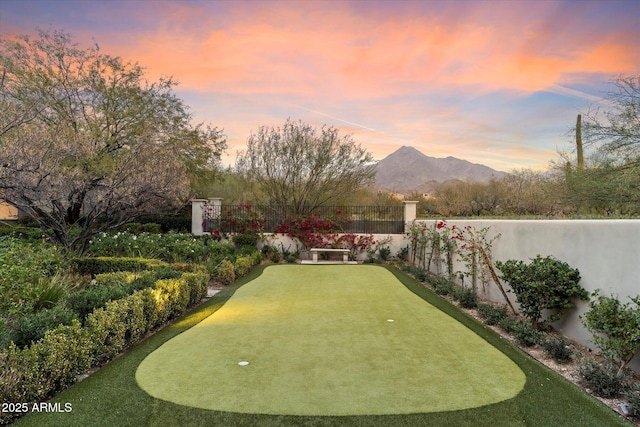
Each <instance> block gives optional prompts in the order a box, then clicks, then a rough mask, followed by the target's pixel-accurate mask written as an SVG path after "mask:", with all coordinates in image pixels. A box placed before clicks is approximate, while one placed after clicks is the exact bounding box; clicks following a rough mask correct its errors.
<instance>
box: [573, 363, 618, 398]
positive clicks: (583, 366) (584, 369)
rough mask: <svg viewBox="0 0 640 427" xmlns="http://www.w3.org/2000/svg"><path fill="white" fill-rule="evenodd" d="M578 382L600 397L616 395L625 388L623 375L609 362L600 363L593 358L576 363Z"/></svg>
mask: <svg viewBox="0 0 640 427" xmlns="http://www.w3.org/2000/svg"><path fill="white" fill-rule="evenodd" d="M578 374H579V375H580V382H581V383H582V384H583V385H585V386H587V387H588V388H589V389H591V391H592V392H593V393H594V394H596V395H598V396H600V397H613V396H618V395H619V394H620V393H622V392H623V391H624V389H625V385H624V380H625V375H624V374H623V373H622V372H618V371H617V369H616V368H615V367H614V366H613V365H611V364H610V363H605V364H604V365H601V364H600V363H598V362H596V361H595V360H587V361H585V362H581V363H580V364H579V365H578Z"/></svg>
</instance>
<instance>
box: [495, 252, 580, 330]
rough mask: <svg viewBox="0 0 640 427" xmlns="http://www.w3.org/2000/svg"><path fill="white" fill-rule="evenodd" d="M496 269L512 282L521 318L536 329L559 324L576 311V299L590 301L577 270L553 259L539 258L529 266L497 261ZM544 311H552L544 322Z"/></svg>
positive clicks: (510, 283)
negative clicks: (566, 312)
mask: <svg viewBox="0 0 640 427" xmlns="http://www.w3.org/2000/svg"><path fill="white" fill-rule="evenodd" d="M496 267H498V268H499V269H500V271H502V277H503V279H504V280H506V281H507V282H509V285H510V286H511V288H512V290H513V292H514V293H515V295H516V299H517V301H518V303H519V304H520V310H521V311H522V314H523V315H524V316H525V317H527V318H528V319H529V320H530V321H531V323H532V324H533V325H534V327H539V326H541V325H540V324H542V325H544V323H546V322H555V321H557V320H559V319H560V317H561V316H562V314H563V313H564V312H565V311H566V310H568V309H570V308H574V307H575V303H574V302H573V299H574V298H580V299H583V300H587V299H588V298H589V293H588V292H587V291H586V290H585V289H584V288H582V287H581V286H580V285H578V281H580V273H579V272H578V270H577V269H573V268H571V267H569V265H568V264H567V263H565V262H562V261H558V260H557V259H555V258H553V257H545V258H542V257H541V256H540V255H538V256H536V258H535V259H533V260H532V262H531V263H530V264H528V265H527V264H525V263H524V262H522V261H515V260H509V261H506V262H500V261H498V262H496ZM543 310H551V311H552V314H551V315H550V316H549V318H548V319H547V320H546V321H545V322H541V319H542V311H543Z"/></svg>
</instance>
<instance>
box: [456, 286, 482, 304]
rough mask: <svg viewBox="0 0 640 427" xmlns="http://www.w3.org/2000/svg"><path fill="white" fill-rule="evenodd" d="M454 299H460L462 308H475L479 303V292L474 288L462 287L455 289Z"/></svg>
mask: <svg viewBox="0 0 640 427" xmlns="http://www.w3.org/2000/svg"><path fill="white" fill-rule="evenodd" d="M453 299H455V300H456V301H458V303H459V304H460V307H462V308H475V307H476V306H477V305H478V294H477V293H476V290H475V289H473V288H465V287H460V288H456V289H454V291H453Z"/></svg>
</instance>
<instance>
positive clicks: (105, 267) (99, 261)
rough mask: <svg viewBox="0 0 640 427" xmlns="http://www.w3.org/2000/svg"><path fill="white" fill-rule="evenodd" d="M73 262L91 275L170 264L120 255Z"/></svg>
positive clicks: (84, 272) (147, 268) (79, 259)
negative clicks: (120, 256)
mask: <svg viewBox="0 0 640 427" xmlns="http://www.w3.org/2000/svg"><path fill="white" fill-rule="evenodd" d="M71 263H72V265H73V266H74V268H75V269H76V271H77V272H78V273H80V274H90V275H91V276H96V275H98V274H102V273H113V272H116V271H143V270H155V269H158V268H161V267H166V266H168V264H167V263H166V262H164V261H160V260H157V259H147V258H118V257H85V258H74V259H73V260H72V261H71Z"/></svg>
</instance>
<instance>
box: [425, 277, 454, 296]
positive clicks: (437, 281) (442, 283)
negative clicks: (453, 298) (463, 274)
mask: <svg viewBox="0 0 640 427" xmlns="http://www.w3.org/2000/svg"><path fill="white" fill-rule="evenodd" d="M427 281H428V282H429V284H430V285H431V287H432V288H433V291H434V292H435V293H436V294H438V295H451V294H452V293H453V290H454V285H453V282H451V281H450V280H448V279H446V278H444V277H437V276H428V277H427Z"/></svg>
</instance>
